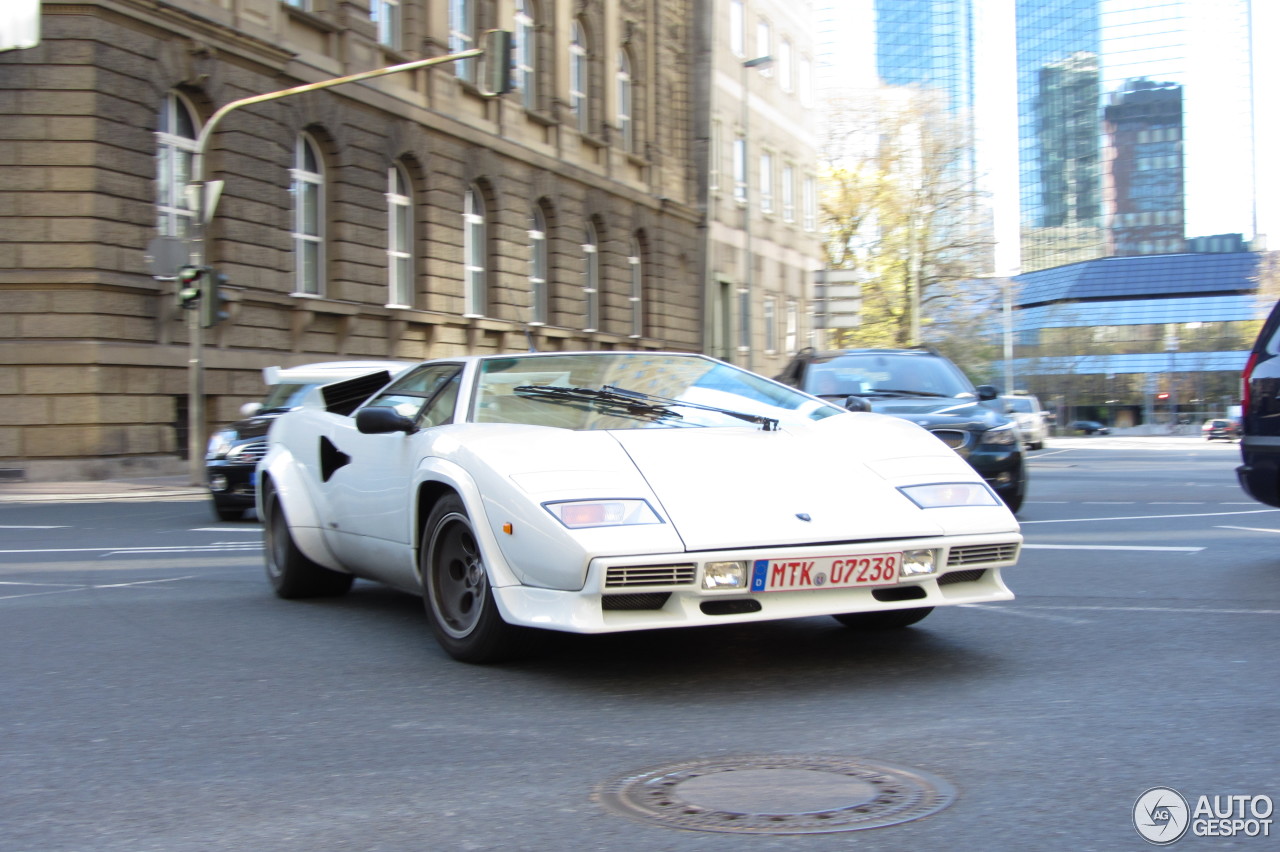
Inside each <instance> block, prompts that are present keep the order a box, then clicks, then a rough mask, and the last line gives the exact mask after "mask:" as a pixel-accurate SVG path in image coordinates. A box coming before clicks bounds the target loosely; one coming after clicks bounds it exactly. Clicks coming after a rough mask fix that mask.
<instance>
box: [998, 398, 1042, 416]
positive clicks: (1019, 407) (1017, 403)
mask: <svg viewBox="0 0 1280 852" xmlns="http://www.w3.org/2000/svg"><path fill="white" fill-rule="evenodd" d="M1005 404H1006V406H1007V407H1008V410H1009V411H1017V412H1019V413H1021V414H1033V413H1035V410H1036V409H1035V406H1033V405H1032V404H1031V400H1029V399H1018V398H1014V399H1008V398H1006V399H1005Z"/></svg>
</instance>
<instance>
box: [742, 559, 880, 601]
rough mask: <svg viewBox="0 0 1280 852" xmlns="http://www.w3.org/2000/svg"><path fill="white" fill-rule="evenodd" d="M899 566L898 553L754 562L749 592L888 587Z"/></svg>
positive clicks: (758, 560) (759, 560)
mask: <svg viewBox="0 0 1280 852" xmlns="http://www.w3.org/2000/svg"><path fill="white" fill-rule="evenodd" d="M901 564H902V554H901V553H867V554H863V555H862V556H819V557H813V558H810V559H757V560H756V561H755V564H754V565H753V566H752V570H751V591H753V592H784V591H796V590H799V589H848V588H851V587H853V586H890V585H893V584H894V583H896V582H898V566H900V565H901Z"/></svg>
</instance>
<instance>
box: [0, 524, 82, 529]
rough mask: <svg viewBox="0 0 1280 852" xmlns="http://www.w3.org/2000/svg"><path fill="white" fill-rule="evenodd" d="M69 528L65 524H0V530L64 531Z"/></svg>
mask: <svg viewBox="0 0 1280 852" xmlns="http://www.w3.org/2000/svg"><path fill="white" fill-rule="evenodd" d="M66 529H70V527H68V526H66V525H65V524H64V525H62V526H42V525H39V524H0V530H66Z"/></svg>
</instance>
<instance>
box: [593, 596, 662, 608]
mask: <svg viewBox="0 0 1280 852" xmlns="http://www.w3.org/2000/svg"><path fill="white" fill-rule="evenodd" d="M669 597H671V593H670V592H640V593H639V594H635V595H605V596H604V597H602V598H601V599H600V608H601V609H605V610H629V611H635V610H641V609H662V607H663V606H665V605H666V603H667V598H669Z"/></svg>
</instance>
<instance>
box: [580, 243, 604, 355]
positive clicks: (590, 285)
mask: <svg viewBox="0 0 1280 852" xmlns="http://www.w3.org/2000/svg"><path fill="white" fill-rule="evenodd" d="M599 239H600V235H599V232H598V231H597V230H596V225H595V222H587V228H586V232H585V235H584V237H583V240H582V273H583V274H582V294H583V296H584V298H585V300H586V306H585V307H586V310H585V313H586V327H585V328H583V329H582V330H583V331H599V330H600V243H599Z"/></svg>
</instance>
